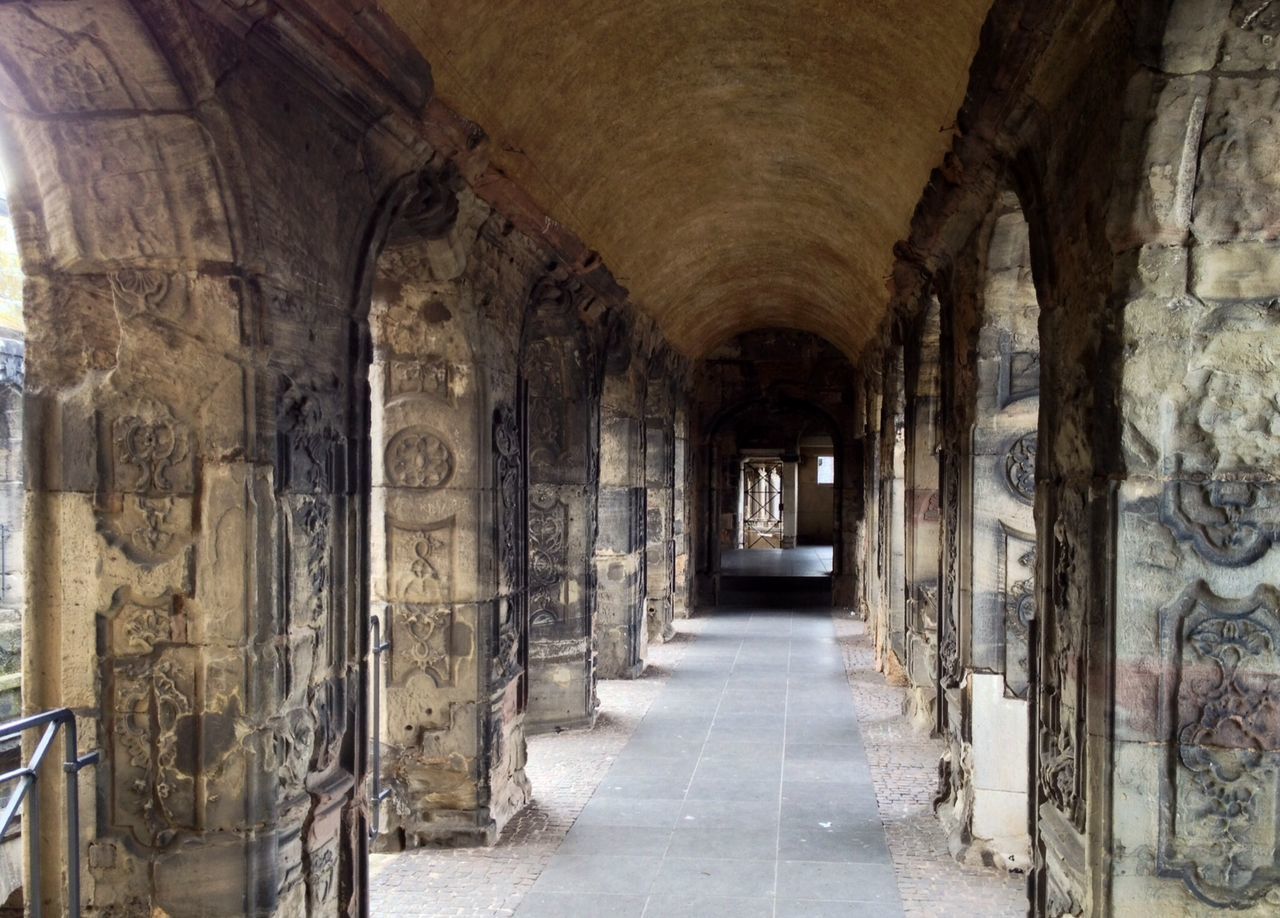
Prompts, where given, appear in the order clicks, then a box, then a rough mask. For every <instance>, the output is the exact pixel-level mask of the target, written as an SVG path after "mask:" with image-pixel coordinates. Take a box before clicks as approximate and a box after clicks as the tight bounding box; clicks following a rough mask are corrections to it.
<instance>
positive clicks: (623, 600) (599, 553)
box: [595, 329, 648, 679]
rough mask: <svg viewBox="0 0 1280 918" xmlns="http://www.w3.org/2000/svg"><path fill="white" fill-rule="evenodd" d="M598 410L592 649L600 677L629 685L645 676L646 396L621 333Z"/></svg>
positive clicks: (635, 362) (616, 337)
mask: <svg viewBox="0 0 1280 918" xmlns="http://www.w3.org/2000/svg"><path fill="white" fill-rule="evenodd" d="M614 341H615V344H614V345H613V346H612V347H611V348H610V349H609V353H608V355H607V360H608V363H607V365H606V370H605V377H604V387H603V394H602V398H601V406H600V413H601V419H600V494H599V504H598V510H597V517H596V519H597V525H596V545H595V572H596V628H595V642H596V650H597V654H598V657H597V659H598V661H599V667H600V676H601V677H602V678H605V679H634V678H635V677H637V676H639V675H640V673H641V672H642V671H643V669H644V658H645V650H646V647H647V644H648V629H647V628H646V627H645V624H644V622H645V614H644V594H645V582H646V577H645V544H644V543H645V536H644V528H645V527H644V524H645V516H646V494H645V488H644V474H645V472H644V469H645V464H644V439H645V438H644V407H643V406H644V390H645V377H644V376H643V375H641V373H640V372H639V370H640V368H639V366H638V364H639V361H638V360H635V359H633V355H632V354H631V352H630V346H631V345H630V341H629V338H628V336H627V333H625V332H623V331H620V330H618V329H615V332H614Z"/></svg>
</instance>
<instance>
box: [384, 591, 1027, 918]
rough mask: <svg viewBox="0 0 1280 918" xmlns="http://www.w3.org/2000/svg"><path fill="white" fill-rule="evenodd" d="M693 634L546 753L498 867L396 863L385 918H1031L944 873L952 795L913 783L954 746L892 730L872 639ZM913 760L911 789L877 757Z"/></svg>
mask: <svg viewBox="0 0 1280 918" xmlns="http://www.w3.org/2000/svg"><path fill="white" fill-rule="evenodd" d="M833 618H834V619H835V624H833ZM681 624H682V626H683V627H684V628H686V629H691V630H692V631H693V632H694V633H693V634H682V635H681V638H680V640H678V641H677V642H675V643H673V644H669V645H666V646H665V647H663V648H661V657H662V659H661V662H662V664H664V665H663V666H661V667H660V668H659V670H658V672H657V674H656V675H657V681H658V684H657V685H654V684H653V683H650V682H649V680H648V679H646V680H641V681H639V682H632V683H606V684H604V685H603V686H602V694H603V695H604V706H603V710H604V715H603V717H604V721H603V727H602V729H600V730H597V731H593V732H591V733H581V732H580V733H572V734H566V735H564V736H559V737H556V736H550V737H539V738H535V739H534V740H532V741H531V742H530V769H529V770H530V776H531V778H532V780H533V781H534V796H535V800H536V803H535V806H534V807H532V808H531V810H530V811H529V812H527V813H526V814H524V815H522V817H521V819H520V820H518V821H517V824H516V825H515V826H514V827H513V828H512V829H510V830H509V831H508V832H507V833H505V834H504V837H503V839H502V842H501V843H500V844H499V845H498V847H497V848H495V849H491V850H487V851H486V850H480V849H470V850H465V851H430V850H420V851H416V852H412V853H409V854H403V855H396V856H390V857H384V858H382V859H380V860H381V861H382V863H381V864H379V865H378V868H377V870H378V872H377V874H376V876H375V879H374V883H373V887H374V889H373V893H374V896H373V904H374V909H373V913H374V914H377V915H388V916H392V915H394V916H402V915H403V916H408V915H415V916H416V915H424V916H425V915H437V914H439V915H445V914H448V915H468V916H475V918H479V916H481V915H512V914H515V915H517V916H519V918H550V916H557V918H569V916H586V915H591V916H622V918H629V916H636V918H640V916H643V918H683V916H697V918H716V916H733V918H753V916H763V918H797V916H806V918H810V916H822V918H825V916H835V915H855V914H856V915H864V916H879V915H903V914H911V915H938V914H942V912H939V911H938V910H937V907H938V906H940V905H941V903H942V902H943V900H944V897H945V898H946V899H947V900H948V907H960V908H967V909H968V911H967V912H966V913H967V914H970V915H984V916H985V915H991V916H999V915H1010V916H1012V915H1018V914H1022V912H1023V910H1024V906H1022V905H1021V902H1022V890H1021V885H1022V884H1021V879H1020V878H1019V877H1005V876H1003V875H1001V874H999V873H997V872H994V871H989V870H983V869H980V868H977V869H975V868H966V867H962V866H961V865H959V864H956V863H955V862H954V861H951V859H950V857H949V856H948V854H947V852H946V845H945V841H944V839H943V837H942V834H941V831H940V829H939V828H938V826H937V823H936V822H935V821H933V819H932V816H931V815H929V813H928V800H929V799H931V797H932V794H933V792H934V788H935V785H936V777H935V776H934V775H932V774H930V773H929V772H928V769H927V768H919V767H912V766H913V765H915V764H916V763H915V761H914V759H915V758H920V759H921V761H927V760H928V759H930V758H931V759H932V762H933V763H934V767H935V768H936V761H937V753H938V750H939V748H940V746H939V744H938V743H937V741H936V740H931V739H929V738H928V737H926V736H922V735H919V734H915V733H914V732H913V731H912V730H911V728H910V727H909V726H907V724H906V722H905V720H904V719H903V718H902V717H901V715H900V714H899V713H898V712H897V711H896V710H890V708H893V707H895V706H897V705H900V695H901V690H900V689H895V688H893V687H891V686H885V685H884V684H883V680H882V677H880V676H879V675H878V674H876V673H874V672H871V670H870V668H869V666H868V665H867V664H868V663H869V660H870V655H869V653H864V652H863V651H864V650H866V649H867V648H866V639H865V637H863V636H862V629H861V624H860V623H857V622H853V621H851V620H848V618H847V616H839V615H838V614H836V615H833V614H832V613H831V612H829V611H827V610H822V611H818V610H814V611H812V612H790V611H768V612H763V611H754V612H753V611H740V610H723V609H722V610H719V611H717V612H715V613H713V614H710V615H706V616H704V617H700V618H698V619H695V620H694V621H692V622H684V623H681ZM837 629H838V631H839V637H840V640H839V641H838V640H837ZM842 650H843V653H842ZM846 660H847V661H848V662H849V663H850V664H851V668H850V670H849V671H848V672H846ZM863 669H866V672H862V670H863ZM664 670H669V674H668V672H667V671H664ZM851 682H852V683H853V690H852V691H851V685H850V684H851ZM860 682H861V688H862V691H861V692H860V690H859V689H860ZM867 686H874V687H875V688H876V689H877V691H874V692H871V693H868V692H867V691H866V687H867ZM855 705H857V708H855ZM863 707H866V708H867V710H865V711H864V710H862V708H863ZM860 724H861V726H860ZM864 727H865V728H866V729H868V730H869V731H871V733H872V734H873V736H874V740H873V742H874V743H876V744H877V745H876V746H875V748H873V749H872V756H871V759H870V761H869V759H868V747H867V744H866V743H864V739H863V733H862V731H863V728H864ZM628 732H629V736H627V733H628ZM900 741H905V742H904V743H903V752H904V753H905V755H906V756H907V761H906V762H905V765H906V768H905V769H904V768H900V767H899V763H897V762H894V761H892V756H891V755H890V756H889V758H888V759H886V756H885V755H884V752H885V749H884V747H883V746H882V745H880V744H883V743H885V742H888V743H889V744H891V747H892V744H896V743H898V742H900ZM921 751H922V752H923V756H916V755H914V754H915V753H916V752H921ZM610 761H611V764H610ZM872 762H875V763H877V764H876V767H875V768H873V765H872ZM606 768H607V771H606V770H605V769H606ZM903 779H905V783H904V780H903ZM597 782H598V784H597ZM592 787H594V793H592ZM878 796H879V798H880V799H877V797H878ZM886 823H887V824H888V831H889V834H888V838H887V837H886ZM940 879H945V882H939V880H940ZM444 883H448V884H449V888H448V889H440V888H438V886H439V885H440V884H444ZM900 887H901V888H900ZM904 902H905V903H906V904H907V905H908V906H909V907H908V908H907V910H906V911H904ZM427 903H432V905H430V906H428V905H427Z"/></svg>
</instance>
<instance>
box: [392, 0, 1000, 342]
mask: <svg viewBox="0 0 1280 918" xmlns="http://www.w3.org/2000/svg"><path fill="white" fill-rule="evenodd" d="M383 2H384V6H385V8H386V9H387V11H388V12H389V13H390V14H391V15H392V17H393V18H394V19H395V20H396V22H397V23H398V24H399V26H400V27H401V28H402V29H403V30H404V31H405V32H406V33H407V34H408V35H409V37H410V38H411V39H412V40H413V41H414V42H415V43H416V44H417V45H418V47H419V48H420V49H421V51H422V53H423V54H424V56H425V57H426V58H427V60H428V61H430V63H431V65H432V72H433V75H434V77H435V83H436V89H437V93H438V95H439V96H440V97H441V99H443V101H444V102H445V103H446V104H448V105H449V106H450V107H452V108H453V109H454V110H456V111H458V112H459V113H460V114H462V115H464V116H465V117H467V118H469V119H471V120H473V121H475V122H476V123H478V124H479V125H480V126H481V127H482V128H484V130H485V131H486V132H487V133H488V134H489V136H490V137H491V138H492V161H493V164H494V165H495V166H496V167H498V168H499V169H501V170H502V171H503V172H505V173H507V174H508V175H509V176H510V177H511V178H512V179H513V180H514V181H516V182H517V183H518V184H519V185H521V186H522V187H523V188H525V189H526V190H527V191H528V193H529V194H530V195H531V196H532V197H533V198H534V200H536V201H537V202H538V203H539V205H540V206H542V207H543V208H544V209H545V211H546V212H547V213H549V214H550V215H551V216H552V217H553V218H554V219H556V220H558V221H560V222H562V223H563V224H565V225H566V226H567V227H568V228H569V229H570V230H572V231H573V232H574V233H576V234H577V235H578V236H580V237H581V238H583V239H584V240H586V242H587V243H588V244H590V245H592V246H593V247H595V248H596V249H598V250H599V252H600V254H601V256H602V257H603V258H604V261H605V263H606V264H607V265H608V266H609V267H610V268H611V269H612V270H613V273H614V275H615V276H616V277H617V279H618V281H619V282H620V283H621V284H623V285H624V286H626V287H627V288H628V289H629V290H630V291H631V294H632V298H633V299H634V301H635V303H636V305H638V306H639V307H640V308H642V309H644V310H646V311H647V312H649V313H650V314H651V315H652V316H653V317H654V319H655V320H656V321H657V322H658V323H659V325H660V326H661V327H662V329H663V331H664V332H665V333H666V334H667V336H668V337H669V338H670V340H671V341H672V343H673V344H674V345H675V346H676V347H677V348H679V349H680V350H682V351H683V352H685V353H686V354H688V355H690V356H693V357H699V356H702V355H704V354H705V353H707V351H708V350H710V349H711V348H712V347H714V346H715V345H716V344H718V343H720V342H721V341H724V340H726V339H728V338H730V337H732V336H734V335H736V334H739V333H741V332H743V331H747V330H750V329H754V328H760V327H776V326H789V327H794V328H797V329H801V330H804V331H809V332H813V333H817V334H821V335H823V336H825V337H826V338H828V339H829V340H830V341H832V342H833V343H834V344H836V345H838V346H839V347H841V348H842V349H844V350H845V351H846V353H848V354H850V355H851V356H853V355H856V353H857V352H858V351H859V350H860V349H861V347H862V345H863V344H864V343H865V342H866V341H867V340H868V339H869V338H870V336H871V335H872V334H873V333H874V330H875V328H876V326H877V325H878V323H879V321H880V319H881V317H882V316H883V314H884V309H885V307H886V305H887V299H888V295H887V289H886V280H887V278H888V276H889V273H890V270H891V268H892V264H893V244H894V243H895V242H896V241H898V240H899V239H902V238H904V237H905V236H906V235H907V232H908V227H909V223H910V219H911V214H912V212H913V210H914V208H915V205H916V202H917V201H918V200H919V198H920V195H921V192H922V190H923V189H924V186H925V183H926V182H927V180H928V177H929V173H930V170H931V169H933V168H934V167H935V166H937V165H938V164H939V163H940V162H941V160H942V156H943V154H944V153H945V152H946V151H947V149H948V148H949V146H950V144H951V139H952V122H953V121H954V118H955V114H956V112H957V110H958V109H959V108H960V105H961V102H962V101H963V96H964V90H965V86H966V84H967V82H968V69H969V64H970V62H971V60H972V58H973V56H974V54H975V52H976V50H977V44H978V35H979V31H980V28H981V24H982V21H983V19H984V18H985V16H986V14H987V10H988V8H989V6H990V0H919V2H916V3H902V2H893V0H812V2H809V3H805V4H800V3H793V2H784V0H736V2H735V0H617V2H615V0H591V2H588V0H556V2H552V0H383Z"/></svg>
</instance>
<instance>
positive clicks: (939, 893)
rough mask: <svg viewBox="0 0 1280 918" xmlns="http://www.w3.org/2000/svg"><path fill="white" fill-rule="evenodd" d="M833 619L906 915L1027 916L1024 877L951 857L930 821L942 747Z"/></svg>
mask: <svg viewBox="0 0 1280 918" xmlns="http://www.w3.org/2000/svg"><path fill="white" fill-rule="evenodd" d="M832 616H833V618H834V620H835V627H836V640H837V641H838V642H839V643H840V648H841V650H842V651H843V653H844V665H845V672H846V673H847V674H848V676H849V685H850V687H851V688H852V689H853V699H854V706H855V707H856V709H857V712H858V725H859V726H860V728H861V729H862V738H863V741H864V742H865V743H866V747H867V758H868V759H869V760H870V762H871V782H872V784H874V785H875V789H876V799H877V802H878V803H879V805H880V819H881V821H883V822H884V828H885V835H886V837H887V840H888V843H889V853H890V854H891V855H892V856H893V866H894V871H895V873H896V874H897V877H898V889H899V891H900V892H901V893H902V904H903V908H904V909H905V910H906V913H907V915H908V916H920V918H978V916H981V918H1005V916H1008V918H1015V916H1023V915H1026V914H1027V905H1026V888H1025V881H1024V878H1023V877H1021V876H1018V875H1012V874H1007V873H1002V872H999V871H995V870H988V869H985V868H981V867H971V866H966V865H964V864H961V863H959V862H958V861H956V860H955V859H954V858H952V857H951V853H950V851H949V850H948V849H947V839H946V836H945V835H944V834H943V831H942V827H941V825H940V824H939V823H938V821H937V819H936V818H935V817H934V815H933V798H934V796H935V795H936V794H937V790H938V758H939V756H941V755H942V741H941V740H939V739H935V738H933V737H931V736H929V735H928V734H927V733H924V732H922V731H919V730H916V729H915V728H913V727H912V726H911V724H910V723H909V722H908V720H907V718H906V717H904V716H903V713H902V704H903V701H904V700H905V699H906V691H905V690H904V689H902V688H899V687H897V686H893V685H890V684H888V683H887V682H886V681H885V679H884V676H882V675H881V674H880V673H878V672H876V669H875V651H874V649H873V648H872V646H871V641H870V639H869V638H868V636H867V633H866V627H865V625H864V624H863V623H862V622H861V621H858V620H857V619H855V618H852V617H851V616H850V615H849V613H848V612H847V611H846V612H841V611H836V612H833V613H832Z"/></svg>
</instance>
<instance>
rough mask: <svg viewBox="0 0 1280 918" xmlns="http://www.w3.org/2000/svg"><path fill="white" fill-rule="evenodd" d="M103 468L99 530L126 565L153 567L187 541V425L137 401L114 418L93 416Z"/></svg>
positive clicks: (190, 470)
mask: <svg viewBox="0 0 1280 918" xmlns="http://www.w3.org/2000/svg"><path fill="white" fill-rule="evenodd" d="M98 425H99V442H100V443H101V444H102V450H103V454H104V456H103V464H104V466H105V467H106V469H107V475H106V482H105V493H104V494H103V495H102V496H101V499H100V503H101V505H102V510H101V513H100V517H101V520H102V526H101V528H102V532H103V535H104V537H105V538H106V539H107V541H108V542H110V543H111V544H113V545H116V546H118V547H119V548H120V549H121V550H122V551H123V552H124V554H125V556H126V557H128V558H129V559H130V560H131V561H134V562H136V563H138V564H144V565H153V564H159V563H162V562H165V561H168V560H171V559H172V558H174V557H176V556H177V555H178V554H179V553H180V552H181V551H182V550H183V549H184V548H185V547H186V546H187V545H188V544H189V543H190V539H191V521H192V516H191V513H192V499H193V495H194V492H195V461H194V455H193V453H194V451H193V449H192V437H191V432H190V430H189V429H188V427H187V426H186V425H185V424H184V423H182V422H181V421H179V420H178V419H177V418H176V417H175V415H174V413H173V411H172V409H170V408H169V407H168V406H167V405H164V404H162V403H160V402H157V401H154V400H150V399H147V400H141V401H138V402H135V403H133V404H132V405H131V406H130V407H129V408H128V409H126V410H125V411H123V412H121V413H120V414H118V415H117V416H115V417H114V418H110V419H108V418H107V417H106V416H102V415H100V416H99V419H98Z"/></svg>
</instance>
